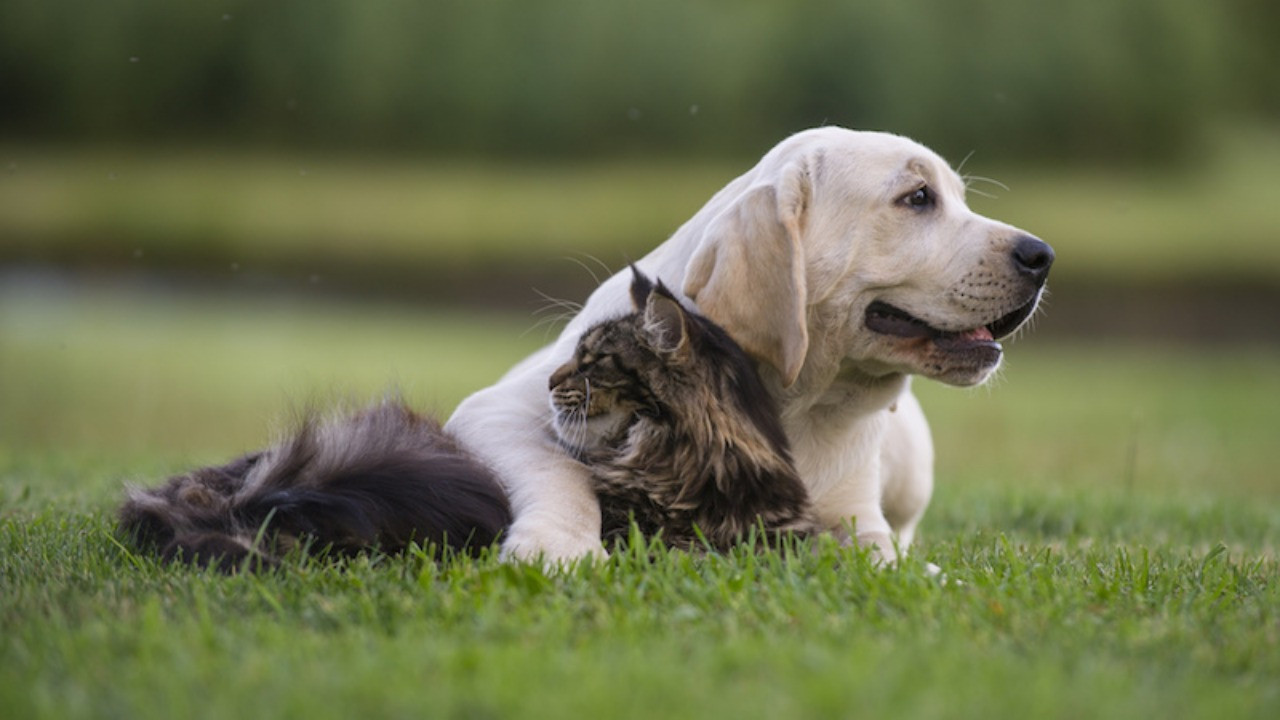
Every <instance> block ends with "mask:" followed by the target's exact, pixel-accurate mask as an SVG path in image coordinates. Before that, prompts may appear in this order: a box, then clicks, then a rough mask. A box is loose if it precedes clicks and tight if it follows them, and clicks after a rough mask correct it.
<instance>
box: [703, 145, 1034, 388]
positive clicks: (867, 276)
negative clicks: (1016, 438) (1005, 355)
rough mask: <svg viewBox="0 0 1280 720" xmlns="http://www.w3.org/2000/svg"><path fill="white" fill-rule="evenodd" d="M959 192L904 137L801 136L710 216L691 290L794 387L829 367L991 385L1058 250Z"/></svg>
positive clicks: (961, 188) (943, 168)
mask: <svg viewBox="0 0 1280 720" xmlns="http://www.w3.org/2000/svg"><path fill="white" fill-rule="evenodd" d="M964 195H965V185H964V182H963V180H961V178H960V177H959V176H958V175H957V174H956V173H955V171H953V170H952V169H951V168H950V167H949V166H948V165H947V164H946V162H944V161H943V160H942V159H941V158H940V157H938V156H937V155H936V154H934V153H933V152H932V151H930V150H929V149H927V148H925V147H923V146H922V145H919V144H918V143H915V142H912V141H910V140H907V139H906V138H902V137H898V136H895V135H887V134H883V133H868V132H854V131H850V130H844V129H841V128H820V129H816V130H809V131H806V132H802V133H799V134H797V135H794V136H792V137H790V138H788V139H787V140H785V141H783V142H782V143H781V144H779V145H778V146H777V147H775V148H774V149H773V150H772V151H770V152H769V154H767V155H766V156H765V157H764V158H763V159H762V160H761V161H760V163H759V164H758V165H757V166H756V167H755V168H753V169H752V170H751V171H750V172H748V173H747V174H746V175H744V176H743V177H741V178H739V179H738V180H737V181H735V182H734V183H733V184H731V185H730V186H729V187H728V188H726V189H725V191H723V192H722V193H721V194H720V195H718V196H717V197H716V198H714V199H713V200H712V201H711V203H710V204H709V205H708V207H707V208H705V209H704V213H707V217H706V220H705V225H703V226H701V227H700V228H698V230H700V238H699V240H698V244H697V247H696V249H695V250H694V252H693V255H692V256H691V259H690V261H689V264H688V267H687V268H686V271H685V282H684V287H683V290H684V293H685V294H686V295H687V296H688V297H689V298H690V299H692V300H693V301H694V302H695V303H697V305H698V307H699V309H700V310H701V311H702V312H703V313H705V314H706V315H708V316H709V317H711V318H712V319H713V320H715V321H716V322H717V323H719V324H720V325H722V326H724V327H725V328H726V329H727V330H728V331H729V332H730V334H731V335H733V337H734V338H735V339H737V340H738V342H739V343H741V344H742V345H743V347H745V348H746V349H747V350H748V351H749V352H751V353H752V354H753V355H755V356H756V357H757V358H759V359H761V360H763V361H764V362H766V363H768V364H769V365H771V366H773V367H774V368H776V369H777V371H778V373H779V375H780V376H781V378H782V381H783V382H784V384H787V385H790V384H792V383H794V382H795V381H796V380H797V378H799V377H801V373H802V372H803V371H806V370H807V369H810V368H813V372H817V373H822V374H828V373H830V372H835V371H837V369H838V368H836V367H833V366H839V367H840V368H845V367H853V368H855V369H856V370H857V371H858V372H860V373H863V374H867V375H872V376H879V375H887V374H891V373H911V374H920V375H925V376H927V377H931V378H934V379H937V380H941V381H943V382H946V383H950V384H953V385H975V384H978V383H981V382H983V381H985V380H986V379H987V378H988V377H990V376H991V374H992V373H993V372H994V371H995V369H996V368H997V367H998V365H999V363H1000V360H1001V357H1002V352H1003V351H1002V348H1001V346H1000V343H999V341H1000V340H1001V339H1002V338H1005V337H1007V336H1009V335H1011V334H1012V333H1013V332H1014V331H1016V330H1017V329H1018V328H1019V327H1020V326H1021V325H1022V324H1023V323H1024V322H1026V320H1027V319H1028V318H1029V317H1031V315H1032V313H1034V312H1035V309H1036V306H1037V304H1038V303H1039V301H1040V297H1041V295H1042V293H1043V291H1044V284H1045V280H1046V278H1047V277H1048V274H1049V267H1050V266H1051V265H1052V264H1053V258H1054V255H1053V250H1052V249H1051V248H1050V247H1049V246H1048V245H1047V244H1045V243H1044V242H1042V241H1040V240H1039V239H1037V238H1035V237H1033V236H1031V235H1029V234H1027V233H1026V232H1023V231H1021V230H1019V229H1017V228H1014V227H1011V226H1009V225H1006V224H1004V223H1001V222H998V221H995V220H991V219H988V218H985V217H983V216H981V215H978V214H976V213H974V212H973V211H971V210H970V209H969V208H968V206H966V204H965V199H964Z"/></svg>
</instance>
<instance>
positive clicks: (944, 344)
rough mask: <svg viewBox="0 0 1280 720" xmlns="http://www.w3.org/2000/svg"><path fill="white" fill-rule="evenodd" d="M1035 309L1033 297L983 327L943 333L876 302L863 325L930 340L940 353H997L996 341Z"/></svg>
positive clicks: (897, 334)
mask: <svg viewBox="0 0 1280 720" xmlns="http://www.w3.org/2000/svg"><path fill="white" fill-rule="evenodd" d="M1035 309H1036V298H1034V297H1033V298H1032V299H1031V300H1029V301H1028V302H1027V303H1026V304H1025V305H1023V306H1022V307H1020V308H1018V309H1017V310H1014V311H1013V312H1011V313H1009V314H1008V315H1005V316H1004V317H1001V318H998V319H996V320H995V321H993V322H991V323H988V324H987V325H983V326H980V327H976V328H971V329H969V330H958V331H947V330H939V329H937V328H934V327H931V326H930V325H929V324H928V323H926V322H925V321H923V320H921V319H920V318H917V317H915V316H914V315H912V314H910V313H908V312H906V311H905V310H901V309H899V308H896V307H894V306H892V305H890V304H889V303H886V302H881V301H879V300H876V301H875V302H873V303H871V305H869V306H868V307H867V313H866V319H865V321H864V322H865V324H866V326H867V328H868V329H869V330H873V331H875V332H878V333H880V334H882V335H892V336H893V337H900V338H907V339H917V338H919V339H925V340H930V341H932V342H933V344H934V345H935V346H937V347H938V348H939V349H940V350H946V351H966V350H977V349H980V348H989V349H990V350H994V351H995V353H997V354H998V353H999V352H1000V349H1001V348H1000V343H999V342H997V340H999V339H1000V338H1004V337H1007V336H1008V335H1010V334H1012V333H1013V331H1014V330H1017V329H1018V326H1019V325H1021V324H1022V323H1023V322H1024V321H1025V320H1026V319H1027V318H1028V317H1030V316H1031V313H1032V312H1034V311H1035Z"/></svg>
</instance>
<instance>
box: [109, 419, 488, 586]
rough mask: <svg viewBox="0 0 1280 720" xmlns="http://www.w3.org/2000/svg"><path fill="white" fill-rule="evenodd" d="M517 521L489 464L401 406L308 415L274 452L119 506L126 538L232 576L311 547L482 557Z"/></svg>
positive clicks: (135, 492)
mask: <svg viewBox="0 0 1280 720" xmlns="http://www.w3.org/2000/svg"><path fill="white" fill-rule="evenodd" d="M510 521H511V514H510V509H509V506H508V503H507V498H506V495H505V494H504V493H503V492H502V489H501V488H500V487H499V486H498V484H497V482H496V480H495V479H494V476H493V474H492V473H491V472H490V471H489V470H488V468H486V467H484V466H483V465H482V464H480V463H479V462H477V461H476V460H475V459H474V458H472V457H471V456H470V455H468V454H466V453H465V452H463V451H461V450H460V449H459V448H458V447H457V446H456V445H455V444H454V442H453V441H452V440H451V439H450V438H449V437H448V436H447V435H445V434H444V433H443V431H441V429H440V426H439V424H438V423H436V422H435V421H434V420H432V419H430V418H427V417H423V416H421V415H418V414H416V413H414V412H413V411H412V410H410V409H409V408H407V407H406V406H405V405H403V404H402V403H400V402H397V401H387V402H384V403H382V404H380V405H376V406H374V407H372V408H368V409H366V410H362V411H360V412H356V413H351V414H345V415H339V416H335V417H333V418H330V419H328V420H318V419H316V418H309V419H307V420H305V421H304V422H303V423H302V425H301V428H300V429H299V430H298V431H297V432H296V433H295V434H293V435H292V436H291V437H289V438H287V439H286V440H284V441H283V442H281V443H279V444H277V445H275V446H273V447H271V448H269V449H267V450H265V451H262V452H258V453H253V454H250V455H246V456H244V457H241V458H238V459H236V460H234V461H232V462H230V463H228V464H226V465H221V466H217V467H206V468H200V469H198V470H194V471H192V472H189V473H185V474H182V475H177V476H175V477H172V478H170V479H169V481H168V482H167V483H165V484H164V485H162V486H160V487H157V488H152V489H139V488H134V489H130V490H129V493H128V498H127V500H126V502H125V504H124V506H123V507H122V508H121V510H120V527H121V529H122V530H123V531H124V532H125V534H126V535H127V536H130V537H132V538H134V539H136V541H138V542H139V543H140V544H142V545H150V546H152V547H155V548H156V549H158V550H159V551H160V553H161V555H162V556H163V557H165V558H167V559H182V560H184V561H186V562H194V563H198V564H201V565H205V564H211V563H213V564H218V565H220V566H222V567H224V568H228V569H231V568H235V567H239V566H240V565H242V564H244V562H245V561H251V562H258V563H262V564H273V563H274V562H275V561H276V560H277V559H278V557H279V555H280V554H282V553H283V552H286V551H288V550H289V549H290V548H291V547H293V546H294V545H295V544H297V543H298V542H300V541H303V540H304V539H305V540H309V541H311V542H313V543H314V544H315V545H316V546H317V547H321V548H324V547H329V548H332V549H333V550H335V551H338V552H350V551H355V550H360V549H366V548H373V547H378V548H382V549H384V550H387V551H396V550H400V549H403V548H404V547H405V546H406V545H408V544H409V543H410V542H417V543H419V544H421V545H423V546H428V545H435V546H436V547H439V548H449V549H451V550H453V551H473V550H475V549H477V548H480V547H485V546H488V545H490V544H492V543H493V542H494V541H495V540H496V539H497V537H498V535H499V534H500V533H501V531H502V530H503V529H504V528H505V527H507V525H508V524H509V523H510Z"/></svg>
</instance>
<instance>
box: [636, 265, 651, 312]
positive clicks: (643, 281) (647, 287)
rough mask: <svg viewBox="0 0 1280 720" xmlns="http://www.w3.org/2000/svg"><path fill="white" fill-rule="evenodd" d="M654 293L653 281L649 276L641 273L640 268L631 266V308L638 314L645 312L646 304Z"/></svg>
mask: <svg viewBox="0 0 1280 720" xmlns="http://www.w3.org/2000/svg"><path fill="white" fill-rule="evenodd" d="M652 292H653V281H652V280H650V279H649V276H647V275H645V274H644V273H642V272H640V268H638V267H636V266H635V263H632V264H631V307H632V309H633V310H635V311H636V312H640V311H642V310H644V308H645V304H646V303H647V302H648V301H649V294H650V293H652Z"/></svg>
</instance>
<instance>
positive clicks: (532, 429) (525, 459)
mask: <svg viewBox="0 0 1280 720" xmlns="http://www.w3.org/2000/svg"><path fill="white" fill-rule="evenodd" d="M535 365H536V364H535ZM522 370H523V372H516V373H514V374H513V375H509V376H508V377H506V378H504V379H503V380H502V381H500V382H499V383H498V384H497V385H494V386H492V387H489V388H487V389H484V390H481V391H479V392H477V393H475V394H474V395H472V396H471V397H469V398H467V399H466V400H465V401H463V402H462V404H461V405H459V406H458V409H457V410H456V411H455V412H454V414H453V417H451V418H450V419H449V422H448V424H447V425H446V426H445V430H446V431H448V432H449V433H451V434H453V436H454V437H455V438H456V439H457V440H458V442H460V443H462V445H463V446H464V447H466V448H467V449H468V450H470V451H471V452H472V453H474V454H475V455H477V456H478V457H480V458H481V459H482V460H483V461H484V462H485V463H486V464H487V465H489V467H490V468H492V469H493V471H494V472H496V473H497V475H498V478H499V480H500V482H501V483H502V485H503V489H504V490H506V492H507V495H508V497H509V499H510V501H511V511H512V514H513V516H514V521H513V522H512V525H511V527H510V528H509V529H508V530H507V532H506V534H505V535H504V537H503V539H502V553H503V555H504V556H505V557H507V558H510V559H514V560H526V561H541V562H544V563H550V564H559V563H565V562H569V561H573V560H576V559H579V558H582V557H585V556H588V555H596V556H603V555H604V554H605V552H604V546H603V545H601V543H600V504H599V502H598V501H597V500H596V496H595V493H594V492H593V491H592V489H591V483H590V476H589V475H588V473H587V470H586V468H585V467H584V466H583V465H581V464H580V463H578V462H577V461H575V460H573V459H572V458H570V457H569V456H567V455H566V454H565V453H564V452H563V451H562V450H560V449H559V447H558V446H557V445H556V444H555V442H554V440H553V439H552V435H551V432H550V428H549V427H548V426H547V409H546V406H547V398H546V394H547V393H546V376H547V375H548V374H549V371H547V372H542V371H541V369H540V367H533V368H531V369H530V368H522Z"/></svg>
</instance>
